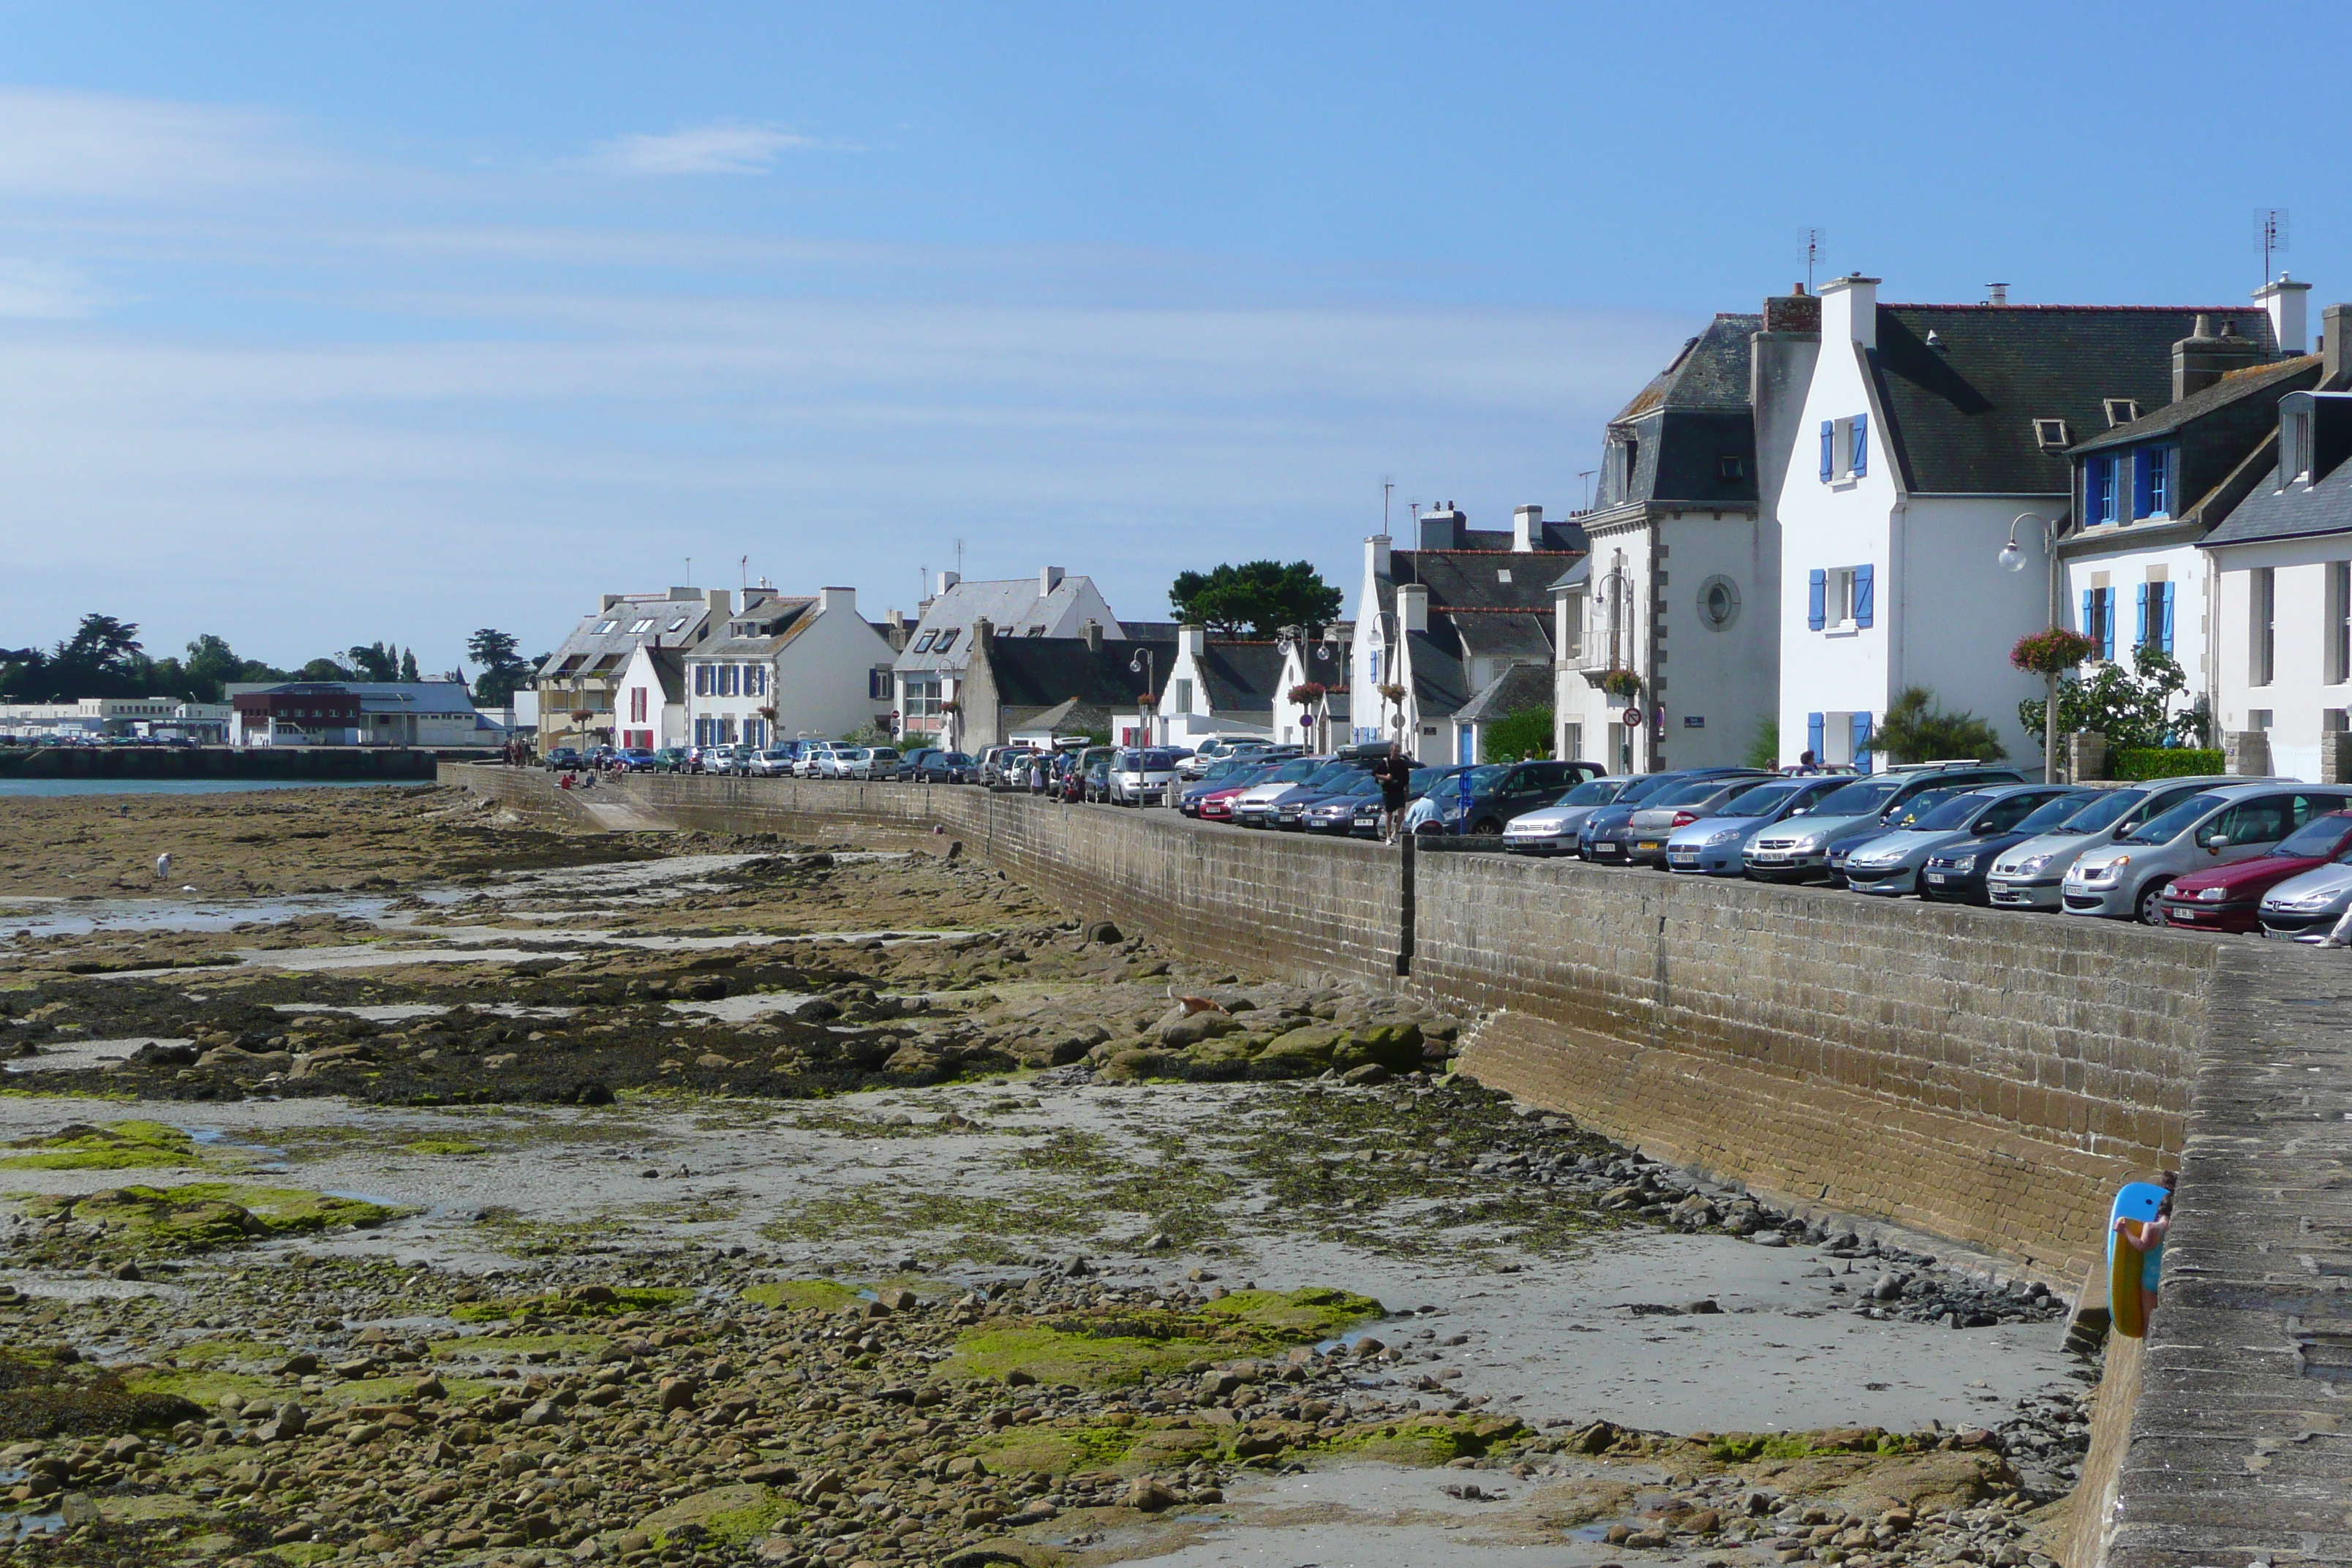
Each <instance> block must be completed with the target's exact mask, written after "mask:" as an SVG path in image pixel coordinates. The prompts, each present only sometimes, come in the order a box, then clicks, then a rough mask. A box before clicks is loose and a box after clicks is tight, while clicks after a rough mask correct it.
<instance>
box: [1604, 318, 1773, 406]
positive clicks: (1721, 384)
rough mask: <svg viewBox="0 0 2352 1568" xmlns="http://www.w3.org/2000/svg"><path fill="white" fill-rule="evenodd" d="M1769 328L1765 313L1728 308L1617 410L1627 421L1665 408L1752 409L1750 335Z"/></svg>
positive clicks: (1684, 345)
mask: <svg viewBox="0 0 2352 1568" xmlns="http://www.w3.org/2000/svg"><path fill="white" fill-rule="evenodd" d="M1763 330H1764V318H1763V317H1762V316H1761V315H1746V314H1742V313H1740V312H1738V311H1734V310H1722V311H1718V312H1717V314H1716V318H1715V320H1714V321H1709V322H1708V323H1707V326H1706V331H1703V332H1701V333H1700V334H1699V335H1698V336H1696V337H1695V338H1692V339H1691V340H1689V341H1688V342H1685V343H1684V344H1683V348H1682V353H1678V354H1676V355H1675V357H1674V363H1671V364H1669V365H1667V366H1666V368H1665V369H1664V370H1662V371H1660V372H1659V373H1658V374H1656V375H1654V376H1652V377H1651V378H1650V384H1648V385H1647V386H1645V387H1643V388H1642V390H1641V391H1640V392H1637V393H1635V394H1634V395H1633V401H1632V402H1631V403H1628V404H1627V405H1625V406H1624V407H1622V408H1621V409H1619V410H1618V411H1617V416H1616V417H1615V418H1614V419H1612V420H1611V421H1610V423H1611V424H1612V425H1622V424H1626V423H1628V422H1630V421H1632V420H1635V419H1639V418H1641V417H1642V416H1643V415H1645V414H1649V413H1652V412H1654V410H1657V409H1661V408H1719V409H1727V410H1736V411H1738V412H1741V413H1745V412H1746V411H1747V408H1748V338H1749V336H1750V335H1751V334H1753V333H1756V332H1760V331H1763Z"/></svg>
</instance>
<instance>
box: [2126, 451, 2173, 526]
mask: <svg viewBox="0 0 2352 1568" xmlns="http://www.w3.org/2000/svg"><path fill="white" fill-rule="evenodd" d="M2172 491H2173V477H2172V448H2171V447H2141V448H2140V449H2139V450H2138V451H2137V452H2134V453H2133V454H2132V516H2133V517H2135V518H2143V517H2170V516H2171V515H2172Z"/></svg>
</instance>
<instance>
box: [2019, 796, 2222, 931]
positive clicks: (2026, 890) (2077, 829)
mask: <svg viewBox="0 0 2352 1568" xmlns="http://www.w3.org/2000/svg"><path fill="white" fill-rule="evenodd" d="M2259 782H2261V781H2259V780H2254V779H2245V778H2231V777H2230V776H2229V775H2227V774H2221V775H2212V774H2200V775H2199V776H2196V777H2192V778H2178V779H2151V780H2149V781H2148V782H2147V783H2146V784H2127V785H2125V786H2124V787H2122V788H2119V789H2112V790H2107V791H2105V792H2103V793H2102V794H2101V795H2099V797H2098V798H2097V799H2095V800H2094V801H2092V802H2091V803H2090V804H2089V805H2085V806H2084V807H2083V808H2082V809H2081V810H2080V811H2077V812H2076V813H2075V814H2074V816H2070V817H2068V818H2067V819H2066V820H2065V821H2064V822H2063V823H2061V824H2060V825H2059V826H2058V828H2057V829H2056V831H2054V832H2051V833H2044V834H2041V835H2039V836H2037V837H2032V838H2029V839H2026V840H2025V841H2024V842H2023V843H2021V844H2013V845H2011V846H2010V847H2008V848H2006V849H2004V850H2002V851H2001V852H2000V856H1999V857H1998V858H1995V859H1994V861H1993V863H1992V869H1991V871H1990V872H1989V873H1987V874H1986V877H1985V899H1986V901H1987V902H1989V903H1990V904H1991V906H1992V907H1993V908H1994V909H1997V910H2052V911H2055V910H2058V909H2060V908H2062V907H2063V905H2064V902H2065V898H2064V894H2063V891H2062V885H2063V883H2064V881H2065V879H2066V871H2067V868H2069V867H2071V866H2073V865H2074V862H2075V861H2077V860H2079V859H2081V858H2083V856H2084V854H2085V853H2087V852H2088V851H2090V850H2093V849H2096V848H2099V847H2102V846H2105V845H2108V844H2112V843H2114V842H2115V841H2116V839H2118V838H2120V837H2123V836H2124V835H2125V834H2126V833H2129V832H2132V831H2133V830H2134V829H2136V828H2137V827H2138V826H2140V824H2142V823H2144V822H2146V821H2147V820H2148V819H2149V818H2150V817H2152V816H2157V815H2158V813H2160V812H2167V811H2170V810H2171V809H2172V808H2173V807H2174V806H2176V805H2179V804H2180V803H2181V802H2182V801H2184V800H2187V799H2188V798H2189V796H2190V795H2195V794H2196V793H2197V792H2198V791H2200V790H2204V789H2211V788H2213V787H2214V786H2216V785H2218V784H2254V783H2259Z"/></svg>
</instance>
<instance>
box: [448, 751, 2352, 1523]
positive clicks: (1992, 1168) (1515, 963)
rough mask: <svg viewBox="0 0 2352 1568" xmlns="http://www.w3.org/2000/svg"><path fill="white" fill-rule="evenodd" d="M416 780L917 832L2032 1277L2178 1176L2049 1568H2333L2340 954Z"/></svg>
mask: <svg viewBox="0 0 2352 1568" xmlns="http://www.w3.org/2000/svg"><path fill="white" fill-rule="evenodd" d="M442 777H443V778H444V779H445V781H447V782H451V783H462V784H467V786H468V787H471V788H474V789H477V790H478V791H480V792H482V793H484V794H486V795H493V796H496V797H498V798H499V799H501V800H504V801H506V802H507V803H508V804H509V805H512V806H513V807H514V808H515V809H517V810H519V811H521V812H523V813H526V814H528V815H530V816H534V817H535V818H537V819H539V820H543V821H550V822H570V823H572V824H575V825H578V826H583V827H592V828H593V827H614V826H675V827H678V828H688V829H693V828H700V829H707V830H711V831H718V832H774V833H779V834H783V835H788V836H792V837H801V838H823V839H837V838H854V839H857V840H859V841H863V842H870V843H876V844H889V843H901V844H903V843H908V842H911V841H913V840H915V839H916V838H918V837H924V838H929V837H932V829H933V828H934V827H935V826H936V827H939V828H942V829H944V830H945V831H946V832H947V833H948V834H950V835H952V836H953V837H956V838H959V839H961V840H962V841H963V842H964V844H965V846H966V847H967V849H968V850H970V851H971V852H974V853H977V854H980V855H982V856H983V857H984V858H986V859H987V860H988V861H989V863H990V864H992V865H993V866H995V867H997V868H1000V869H1002V870H1003V871H1004V872H1005V873H1006V874H1007V875H1009V876H1012V877H1013V878H1015V879H1019V880H1021V881H1023V882H1024V883H1026V884H1028V885H1030V886H1032V887H1034V888H1036V889H1040V890H1042V891H1044V892H1045V893H1046V894H1048V895H1049V896H1051V897H1053V898H1055V899H1057V900H1061V901H1062V902H1063V903H1064V904H1065V905H1066V907H1067V908H1068V909H1069V910H1070V911H1071V912H1072V913H1073V914H1076V915H1084V916H1087V917H1089V918H1092V917H1108V918H1109V919H1112V920H1115V921H1118V922H1119V923H1120V924H1122V925H1126V926H1130V927H1132V928H1134V929H1136V930H1139V931H1149V932H1150V934H1151V935H1152V936H1153V937H1154V938H1155V939H1157V940H1159V941H1160V942H1163V943H1166V944H1168V945H1170V946H1172V947H1174V948H1176V949H1178V950H1180V951H1181V952H1187V953H1189V954H1192V955H1195V956H1197V957H1200V958H1202V959H1205V960H1208V961H1210V962H1214V963H1236V964H1246V965H1249V966H1251V967H1254V968H1259V969H1271V970H1277V971H1283V972H1287V973H1292V974H1330V975H1344V976H1349V977H1352V978H1355V979H1359V980H1364V981H1369V982H1372V983H1375V984H1386V985H1397V986H1409V987H1412V989H1414V990H1416V991H1418V992H1421V993H1423V994H1428V995H1430V996H1432V997H1433V998H1440V999H1443V1000H1444V1001H1446V1002H1447V1003H1449V1004H1451V1005H1453V1006H1454V1007H1455V1008H1457V1009H1465V1008H1477V1009H1483V1010H1486V1014H1487V1018H1486V1024H1485V1026H1484V1027H1483V1028H1482V1029H1481V1030H1480V1031H1479V1032H1478V1035H1477V1037H1476V1039H1475V1043H1474V1044H1473V1046H1472V1047H1470V1049H1469V1051H1468V1052H1467V1054H1466V1057H1465V1066H1466V1067H1467V1068H1468V1069H1469V1070H1471V1071H1473V1072H1475V1074H1476V1075H1477V1076H1478V1077H1479V1078H1481V1079H1484V1080H1486V1081H1487V1082H1489V1083H1493V1084H1496V1085H1497V1086H1499V1087H1502V1088H1506V1089H1510V1090H1511V1091H1513V1092H1514V1093H1516V1094H1518V1095H1520V1096H1522V1097H1523V1098H1526V1099H1528V1100H1534V1101H1536V1102H1538V1103H1541V1104H1544V1105H1547V1106H1551V1107H1556V1108H1558V1109H1560V1110H1566V1111H1568V1112H1570V1113H1571V1114H1573V1115H1575V1116H1576V1117H1577V1118H1579V1119H1580V1121H1583V1122H1585V1123H1586V1124H1587V1125H1590V1126H1591V1127H1594V1128H1595V1129H1597V1130H1600V1131H1606V1132H1608V1133H1609V1134H1611V1135H1612V1136H1613V1137H1616V1138H1618V1139H1621V1140H1622V1141H1624V1142H1630V1143H1633V1144H1635V1145H1637V1146H1639V1147H1640V1148H1642V1149H1643V1151H1644V1152H1650V1153H1653V1154H1657V1155H1660V1156H1663V1157H1668V1158H1673V1159H1676V1160H1680V1161H1684V1162H1686V1163H1694V1164H1697V1165H1701V1166H1704V1167H1706V1169H1707V1170H1709V1171H1710V1172H1712V1173H1715V1174H1717V1175H1718V1176H1727V1177H1737V1178H1739V1179H1742V1180H1745V1181H1747V1182H1748V1184H1750V1185H1751V1186H1753V1187H1755V1188H1757V1189H1758V1190H1759V1191H1760V1192H1763V1193H1766V1194H1771V1195H1773V1196H1776V1197H1778V1198H1780V1199H1782V1200H1783V1201H1788V1202H1791V1203H1794V1204H1796V1205H1800V1206H1801V1207H1815V1206H1818V1207H1822V1208H1827V1209H1833V1210H1839V1211H1843V1212H1846V1213H1850V1214H1856V1215H1877V1216H1881V1217H1884V1218H1885V1219H1887V1220H1889V1221H1893V1222H1897V1223H1900V1224H1904V1225H1906V1226H1911V1227H1914V1228H1916V1229H1920V1230H1925V1231H1928V1232H1931V1233H1934V1234H1937V1235H1940V1236H1943V1237H1948V1238H1950V1239H1952V1240H1954V1241H1957V1242H1960V1243H1964V1244H1966V1245H1968V1246H1969V1247H1976V1248H1980V1249H1983V1250H1987V1251H1993V1252H1999V1253H2001V1254H2004V1255H2006V1256H2008V1257H2010V1258H2014V1259H2017V1260H2019V1261H2021V1262H2023V1263H2026V1264H2029V1265H2031V1266H2032V1267H2033V1268H2034V1269H2035V1271H2037V1272H2042V1273H2045V1274H2050V1275H2063V1276H2065V1277H2069V1278H2079V1277H2080V1275H2081V1273H2082V1271H2083V1268H2084V1266H2085V1265H2086V1264H2087V1263H2088V1261H2089V1260H2090V1259H2092V1258H2095V1257H2097V1256H2099V1255H2100V1253H2101V1251H2102V1248H2103V1241H2104V1238H2103V1234H2102V1230H2103V1220H2104V1216H2105V1212H2106V1206H2107V1203H2108V1199H2109V1197H2110V1195H2111V1194H2112V1193H2113V1192H2114V1190H2115V1187H2116V1185H2117V1184H2119V1183H2120V1182H2122V1181H2124V1180H2126V1179H2128V1178H2130V1177H2132V1176H2134V1175H2141V1174H2145V1173H2149V1172H2152V1171H2155V1170H2158V1169H2164V1168H2169V1167H2173V1166H2176V1165H2177V1166H2178V1167H2179V1170H2180V1172H2181V1185H2180V1192H2181V1209H2180V1214H2179V1219H2178V1221H2177V1223H2176V1226H2175V1228H2174V1231H2173V1237H2172V1242H2171V1246H2170V1249H2169V1253H2168V1262H2167V1268H2166V1289H2165V1300H2164V1305H2163V1307H2162V1309H2161V1310H2159V1311H2158V1315H2157V1319H2156V1322H2155V1327H2154V1331H2152V1333H2151V1334H2150V1336H2149V1338H2148V1339H2147V1342H2145V1346H2144V1347H2142V1348H2140V1349H2139V1351H2138V1352H2137V1353H2135V1354H2132V1355H2129V1356H2126V1357H2121V1358H2116V1359H2115V1360H2114V1361H2113V1362H2112V1363H2111V1367H2110V1376H2109V1379H2108V1383H2107V1385H2106V1387H2105V1390H2104V1391H2103V1397H2102V1401H2101V1407H2100V1410H2099V1414H2098V1421H2097V1426H2096V1429H2095V1441H2094V1447H2093V1453H2092V1456H2091V1459H2092V1463H2091V1464H2090V1466H2089V1467H2088V1468H2086V1473H2085V1476H2084V1485H2083V1488H2082V1489H2081V1490H2080V1491H2079V1492H2078V1494H2077V1500H2076V1502H2077V1518H2076V1528H2075V1530H2074V1543H2073V1547H2072V1549H2071V1550H2070V1552H2069V1553H2068V1559H2069V1563H2070V1564H2071V1565H2072V1568H2092V1565H2093V1564H2109V1565H2114V1568H2190V1565H2192V1564H2195V1565H2202V1568H2251V1565H2252V1564H2253V1563H2257V1562H2262V1563H2271V1564H2273V1568H2286V1565H2287V1564H2289V1563H2317V1562H2327V1563H2342V1562H2346V1561H2352V970H2347V962H2352V961H2347V957H2346V955H2344V954H2342V953H2330V952H2318V951H2315V950H2312V949H2307V948H2302V947H2294V946H2290V945H2285V944H2274V943H2267V942H2260V941H2255V940H2252V939H2234V940H2214V939H2210V938H2204V937H2198V936H2191V935H2188V934H2183V933H2171V932H2165V931H2146V930H2142V929H2140V928H2137V927H2134V926H2127V925H2120V924H2116V923H2111V922H2107V921H2077V920H2067V919H2063V918H2054V917H2039V918H2035V917H2023V916H2016V915H2010V914H2001V913H1994V912H1991V911H1988V910H1969V909H1947V908H1939V907H1928V906H1923V905H1919V904H1917V903H1902V904H1895V903H1888V902H1882V901H1879V900H1864V899H1859V898H1854V897H1852V896H1850V895H1845V894H1838V893H1830V892H1824V891H1820V890H1816V889H1791V888H1773V887H1761V886H1755V885H1750V884H1746V883H1738V882H1711V881H1710V882H1700V881H1696V879H1680V878H1675V879H1668V878H1664V877H1660V876H1654V875H1647V874H1638V873H1627V872H1622V871H1609V870H1601V869H1598V868H1589V867H1583V866H1579V865H1574V864H1564V863H1560V862H1548V861H1528V860H1522V859H1518V858H1511V857H1506V856H1500V855H1466V854H1423V855H1419V856H1417V857H1415V858H1414V865H1413V870H1412V892H1411V897H1410V899H1409V900H1408V897H1407V894H1406V888H1405V878H1404V874H1403V869H1404V868H1403V858H1402V856H1401V855H1399V853H1398V852H1397V851H1395V850H1392V849H1389V848H1385V847H1381V846H1377V845H1370V844H1363V843H1356V842H1345V843H1327V842H1311V843H1310V842H1306V841H1303V840H1302V839H1300V838H1299V837H1296V836H1293V835H1283V834H1272V833H1249V832H1243V831H1240V830H1237V829H1233V828H1227V827H1217V826H1201V825H1199V824H1195V823H1191V822H1187V821H1185V820H1184V819H1182V818H1181V817H1178V816H1174V815H1173V814H1172V813H1167V812H1129V811H1118V810H1115V809H1112V808H1108V807H1099V808H1097V807H1061V806H1054V805H1046V804H1044V803H1042V802H1038V801H1034V800H1031V799H1028V798H1026V797H1023V796H992V795H987V794H985V793H983V792H982V791H979V790H975V789H969V788H948V787H945V786H939V787H925V786H919V785H901V784H830V783H814V782H805V783H804V782H797V781H790V780H761V779H754V780H735V779H705V778H670V777H653V778H638V779H633V780H629V781H626V782H625V783H623V784H618V785H613V786H605V787H603V788H599V789H597V790H594V791H591V792H588V793H587V794H586V795H579V794H577V793H576V792H575V793H574V794H572V795H559V794H558V792H555V791H554V790H552V789H551V787H550V784H549V781H548V779H547V778H546V776H545V775H543V774H538V773H526V772H520V771H516V770H503V769H496V768H484V767H455V766H453V767H446V768H444V770H443V773H442ZM1408 913H1409V914H1410V916H1411V919H1410V921H1408V919H1407V916H1408ZM1401 956H1402V957H1405V958H1407V959H1408V960H1409V962H1408V963H1404V964H1402V965H1401V964H1400V962H1399V961H1400V958H1401ZM1401 968H1402V969H1407V970H1409V973H1400V970H1401ZM2118 1370H2120V1371H2121V1372H2122V1373H2123V1374H2124V1375H2121V1376H2118V1375H2116V1373H2117V1371H2118Z"/></svg>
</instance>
